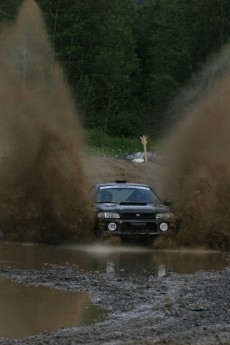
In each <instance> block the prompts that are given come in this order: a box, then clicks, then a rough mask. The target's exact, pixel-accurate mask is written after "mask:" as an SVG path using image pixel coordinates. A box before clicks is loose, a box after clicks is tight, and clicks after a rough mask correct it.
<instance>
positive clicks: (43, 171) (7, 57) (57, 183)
mask: <svg viewBox="0 0 230 345" xmlns="http://www.w3.org/2000/svg"><path fill="white" fill-rule="evenodd" d="M0 104H1V109H0V198H1V204H0V224H1V226H0V229H1V231H2V232H3V236H4V237H5V238H10V239H15V240H25V239H32V240H39V241H40V240H41V241H43V240H47V241H56V240H57V239H59V238H62V237H64V238H70V237H75V238H84V237H87V236H88V233H89V231H88V229H89V228H90V225H91V210H90V207H89V203H88V200H87V197H86V194H85V190H87V186H86V182H85V179H84V175H83V172H82V164H81V157H80V152H81V150H82V147H83V144H82V143H83V141H82V137H81V127H80V123H79V120H78V115H77V111H76V108H75V104H74V101H73V97H72V95H71V92H70V90H69V88H68V85H67V84H66V81H65V78H64V75H63V73H62V70H61V68H60V66H59V65H58V64H57V62H56V61H55V56H54V52H53V49H52V47H51V44H50V42H49V40H48V37H47V33H46V27H45V24H44V21H43V18H42V15H41V12H40V10H39V8H38V6H37V5H36V3H35V2H34V1H33V0H25V1H24V2H23V3H22V6H21V7H20V8H19V11H18V14H17V17H16V21H15V22H14V23H9V24H7V25H6V24H5V25H4V26H3V27H2V30H1V34H0Z"/></svg>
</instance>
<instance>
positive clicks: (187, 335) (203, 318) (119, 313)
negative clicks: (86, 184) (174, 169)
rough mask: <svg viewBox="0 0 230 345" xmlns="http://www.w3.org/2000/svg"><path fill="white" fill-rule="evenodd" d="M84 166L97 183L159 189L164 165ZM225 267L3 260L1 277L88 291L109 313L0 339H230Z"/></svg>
mask: <svg viewBox="0 0 230 345" xmlns="http://www.w3.org/2000/svg"><path fill="white" fill-rule="evenodd" d="M90 166H91V168H90ZM92 166H94V167H95V166H97V170H96V169H92ZM84 169H85V171H86V174H87V176H88V179H89V180H90V182H91V184H94V183H97V182H99V178H100V181H102V180H103V181H113V180H115V179H120V178H123V179H124V178H126V179H127V180H129V181H141V182H146V183H151V185H153V186H154V187H155V188H157V184H155V185H154V177H157V176H158V175H160V172H161V169H162V168H161V167H160V166H159V165H157V164H154V163H149V164H146V165H145V164H141V165H139V164H138V165H137V164H134V163H131V162H127V161H123V160H116V159H110V158H100V157H85V158H84ZM158 177H159V176H158ZM114 245H115V244H114ZM152 250H154V248H153V249H152ZM171 255H172V256H173V253H172V254H171ZM25 260H26V258H25ZM188 265H189V262H188ZM227 266H228V264H226V268H225V269H220V270H217V271H209V272H205V271H198V272H197V273H195V274H180V275H179V274H177V273H175V272H173V271H171V272H167V274H166V275H165V276H163V277H162V276H161V277H159V276H155V275H154V274H147V275H138V274H137V275H134V274H127V275H122V274H120V275H114V274H112V273H111V274H110V273H109V272H102V271H100V270H97V269H93V270H89V271H85V270H84V269H81V268H79V267H78V266H77V262H76V265H74V264H72V263H71V264H66V261H65V260H64V258H63V262H62V260H61V258H60V260H59V262H58V264H56V265H53V264H47V265H45V266H44V267H42V268H37V269H32V268H27V269H25V267H21V268H20V267H19V268H17V267H9V265H5V264H4V262H3V263H2V264H1V265H0V279H3V280H4V281H5V280H6V281H11V282H15V283H22V284H23V285H25V286H37V287H38V286H43V287H49V288H51V289H57V290H62V291H67V292H73V291H79V292H89V294H90V299H91V301H92V303H93V304H94V305H95V306H96V307H100V308H104V309H105V312H106V318H105V320H104V321H99V322H98V321H97V322H95V323H93V324H91V325H87V326H84V325H83V326H79V327H69V328H67V327H63V328H60V329H59V330H57V331H54V332H42V333H39V334H36V335H33V336H29V337H24V338H20V339H14V338H1V339H0V344H6V345H7V344H8V345H10V344H17V345H19V344H23V345H27V344H28V345H34V344H40V345H41V344H87V345H97V344H98V345H99V344H100V345H103V344H104V345H105V344H106V345H107V344H108V345H109V344H110V345H115V344H116V345H118V344H140V345H142V344H143V345H147V344H148V345H150V344H183V345H184V344H189V345H191V344H194V345H195V344H203V345H209V344H230V287H229V279H230V267H227ZM36 312H37V310H36V308H35V310H34V313H36Z"/></svg>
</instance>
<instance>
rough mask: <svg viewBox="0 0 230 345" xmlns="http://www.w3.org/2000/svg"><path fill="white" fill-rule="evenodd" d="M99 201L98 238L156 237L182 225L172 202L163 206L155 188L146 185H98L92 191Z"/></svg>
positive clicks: (96, 230) (167, 202) (123, 182)
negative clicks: (171, 204)
mask: <svg viewBox="0 0 230 345" xmlns="http://www.w3.org/2000/svg"><path fill="white" fill-rule="evenodd" d="M92 191H93V196H94V201H95V228H94V231H95V235H96V236H98V237H104V236H109V235H116V236H120V237H123V238H124V237H142V238H145V237H154V236H159V235H160V234H163V233H165V232H166V231H171V232H173V233H176V231H177V228H178V222H177V220H176V217H175V215H174V214H173V213H172V211H171V209H170V202H169V201H166V202H164V203H162V202H161V201H160V199H159V198H158V196H157V195H156V193H155V192H154V191H153V190H152V188H151V187H149V186H148V185H145V184H137V183H127V182H126V181H116V182H115V183H104V184H98V185H96V186H95V187H93V189H92Z"/></svg>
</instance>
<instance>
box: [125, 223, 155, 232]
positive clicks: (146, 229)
mask: <svg viewBox="0 0 230 345" xmlns="http://www.w3.org/2000/svg"><path fill="white" fill-rule="evenodd" d="M121 232H122V233H124V234H140V233H142V234H149V233H157V228H156V224H155V223H146V224H145V225H144V226H143V227H139V226H133V225H132V224H131V223H124V224H122V226H121Z"/></svg>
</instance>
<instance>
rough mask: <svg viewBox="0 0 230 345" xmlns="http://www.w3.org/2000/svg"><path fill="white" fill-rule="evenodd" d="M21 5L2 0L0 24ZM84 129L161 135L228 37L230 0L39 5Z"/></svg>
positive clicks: (66, 0)
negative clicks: (173, 108)
mask: <svg viewBox="0 0 230 345" xmlns="http://www.w3.org/2000/svg"><path fill="white" fill-rule="evenodd" d="M21 2H22V1H21V0H8V1H4V0H1V1H0V21H1V23H4V22H5V21H8V20H13V19H14V17H15V14H16V11H17V8H18V6H19V5H20V4H21ZM36 2H37V4H38V5H39V7H40V8H41V10H42V13H43V14H44V18H45V21H46V24H47V30H48V34H49V37H50V41H51V42H52V45H53V47H54V49H55V53H56V57H57V60H58V61H59V62H60V64H61V65H62V67H63V69H64V71H65V75H66V78H67V80H68V83H69V84H70V86H71V89H72V92H73V95H74V97H75V99H76V104H77V106H78V110H79V114H80V117H81V121H82V123H83V126H84V128H86V129H88V130H99V131H101V132H103V133H105V134H108V135H110V136H114V137H116V136H118V137H126V138H127V137H130V138H131V137H135V136H139V135H141V134H143V133H146V134H149V135H152V136H154V137H160V136H161V134H162V132H163V131H164V130H165V128H167V127H168V126H170V125H171V124H172V123H173V121H175V114H172V112H170V104H171V101H172V100H173V99H174V97H175V96H176V95H178V94H179V93H180V92H181V91H182V90H183V89H184V88H186V85H187V84H188V83H189V82H191V80H195V79H196V78H197V76H198V75H199V71H200V70H201V69H202V67H203V66H204V65H205V64H206V62H207V61H208V60H209V59H210V58H212V57H213V56H215V54H216V53H217V52H219V50H220V49H221V47H222V46H224V45H225V44H226V43H227V42H228V40H229V36H230V2H229V0H190V1H187V0H170V1H168V0H142V1H140V0H139V1H137V0H75V1H72V0H37V1H36Z"/></svg>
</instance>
